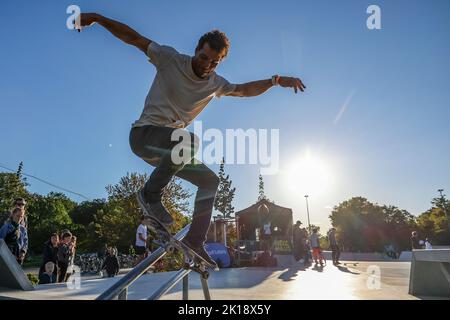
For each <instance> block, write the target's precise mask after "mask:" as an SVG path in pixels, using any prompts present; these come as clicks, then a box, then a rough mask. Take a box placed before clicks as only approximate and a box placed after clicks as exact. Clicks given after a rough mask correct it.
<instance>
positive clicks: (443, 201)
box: [438, 189, 450, 232]
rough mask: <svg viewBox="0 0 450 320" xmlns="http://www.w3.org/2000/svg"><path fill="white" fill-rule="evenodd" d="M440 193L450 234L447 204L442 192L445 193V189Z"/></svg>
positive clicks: (440, 190)
mask: <svg viewBox="0 0 450 320" xmlns="http://www.w3.org/2000/svg"><path fill="white" fill-rule="evenodd" d="M438 192H439V193H440V194H441V200H442V207H443V208H442V209H444V214H445V217H446V218H447V227H448V230H449V232H450V219H449V218H448V213H447V204H446V202H445V198H444V195H443V194H442V192H444V189H439V190H438Z"/></svg>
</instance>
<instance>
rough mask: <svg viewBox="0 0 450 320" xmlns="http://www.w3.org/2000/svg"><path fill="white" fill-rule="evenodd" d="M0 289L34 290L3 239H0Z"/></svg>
mask: <svg viewBox="0 0 450 320" xmlns="http://www.w3.org/2000/svg"><path fill="white" fill-rule="evenodd" d="M0 287H2V288H9V289H21V290H26V291H29V290H33V289H34V287H33V285H32V284H31V282H30V281H29V280H28V277H27V276H26V275H25V273H24V272H23V270H22V267H21V266H20V265H19V264H18V263H17V261H16V259H15V257H14V256H13V255H12V254H11V251H10V250H9V248H8V246H7V245H6V243H5V241H4V240H3V239H0Z"/></svg>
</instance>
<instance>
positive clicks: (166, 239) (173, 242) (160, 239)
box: [141, 206, 218, 275]
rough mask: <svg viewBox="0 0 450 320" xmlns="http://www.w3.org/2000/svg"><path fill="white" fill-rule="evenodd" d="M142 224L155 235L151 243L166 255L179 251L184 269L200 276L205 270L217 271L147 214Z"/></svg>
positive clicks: (215, 267)
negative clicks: (155, 238)
mask: <svg viewBox="0 0 450 320" xmlns="http://www.w3.org/2000/svg"><path fill="white" fill-rule="evenodd" d="M141 208H142V206H141ZM142 210H143V211H144V212H145V213H147V211H146V210H145V208H142ZM144 223H145V224H146V225H147V226H148V227H149V229H150V230H151V231H152V232H153V233H155V234H156V237H157V240H154V241H153V242H154V243H155V244H156V245H158V246H160V247H163V248H164V249H165V250H166V252H167V253H173V252H174V251H175V250H179V251H181V252H182V253H183V255H184V258H185V261H184V262H185V265H184V268H185V269H193V270H194V271H199V272H201V273H202V274H203V273H205V272H206V269H211V270H217V269H218V268H217V266H216V265H213V264H211V263H209V262H208V261H206V260H205V259H204V258H203V257H201V256H200V255H199V254H198V253H196V252H195V251H194V250H192V249H191V248H189V247H188V246H187V245H186V244H184V243H183V242H181V241H180V240H177V239H176V238H175V237H174V236H173V235H172V234H171V233H170V231H169V230H168V229H167V228H166V226H165V225H164V224H162V223H161V221H159V220H158V219H157V218H155V217H153V216H151V215H149V214H148V213H147V216H146V219H145V222H144ZM204 275H206V274H204Z"/></svg>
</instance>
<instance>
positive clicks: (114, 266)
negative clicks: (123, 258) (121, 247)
mask: <svg viewBox="0 0 450 320" xmlns="http://www.w3.org/2000/svg"><path fill="white" fill-rule="evenodd" d="M119 268H120V266H119V260H118V259H117V255H116V254H115V250H114V249H113V248H109V250H108V253H107V255H106V258H105V260H104V262H103V264H102V267H101V270H103V269H105V270H106V275H107V276H108V277H109V278H112V277H114V276H116V275H117V274H118V273H119Z"/></svg>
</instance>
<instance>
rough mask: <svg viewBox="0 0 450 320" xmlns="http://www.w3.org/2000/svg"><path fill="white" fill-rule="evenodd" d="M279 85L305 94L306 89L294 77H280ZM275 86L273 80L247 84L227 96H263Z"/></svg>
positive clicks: (237, 86)
mask: <svg viewBox="0 0 450 320" xmlns="http://www.w3.org/2000/svg"><path fill="white" fill-rule="evenodd" d="M277 84H278V85H279V86H281V87H283V88H294V91H295V93H297V90H300V91H302V92H303V91H305V88H306V86H305V85H304V84H303V82H302V81H301V80H300V79H299V78H292V77H278V80H277ZM274 85H276V84H274V83H273V82H272V79H267V80H259V81H252V82H247V83H243V84H238V85H236V89H235V90H234V91H233V92H230V93H229V94H227V95H228V96H232V97H255V96H259V95H260V94H263V93H264V92H266V91H267V90H269V89H270V88H271V87H273V86H274Z"/></svg>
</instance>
